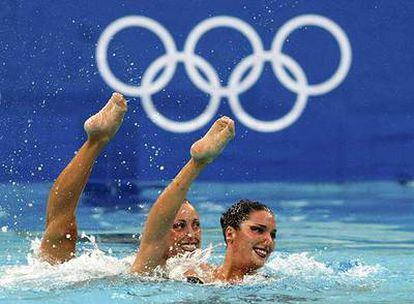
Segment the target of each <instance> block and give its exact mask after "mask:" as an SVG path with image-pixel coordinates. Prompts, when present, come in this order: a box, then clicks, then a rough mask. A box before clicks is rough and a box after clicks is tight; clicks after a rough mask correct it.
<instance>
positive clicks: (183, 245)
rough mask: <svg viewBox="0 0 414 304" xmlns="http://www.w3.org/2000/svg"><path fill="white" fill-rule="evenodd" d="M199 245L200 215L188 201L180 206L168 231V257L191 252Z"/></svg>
mask: <svg viewBox="0 0 414 304" xmlns="http://www.w3.org/2000/svg"><path fill="white" fill-rule="evenodd" d="M200 246H201V228H200V217H199V216H198V213H197V212H196V210H195V208H194V207H193V206H192V205H191V204H190V203H188V202H186V203H184V204H183V205H182V206H181V209H180V210H179V211H178V214H177V216H176V217H175V220H174V223H173V226H172V228H171V231H170V241H169V246H168V248H170V249H169V251H168V257H169V258H170V257H172V256H175V255H177V254H183V253H185V252H192V251H194V250H196V249H197V248H200Z"/></svg>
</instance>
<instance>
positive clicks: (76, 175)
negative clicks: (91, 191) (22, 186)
mask: <svg viewBox="0 0 414 304" xmlns="http://www.w3.org/2000/svg"><path fill="white" fill-rule="evenodd" d="M126 111H127V104H126V101H125V99H124V98H123V96H122V95H121V94H119V93H114V94H113V95H112V97H111V98H110V99H109V101H108V103H107V104H106V105H105V106H104V107H103V108H102V110H101V111H99V112H98V113H97V114H95V115H93V116H92V117H90V118H89V119H88V120H87V121H86V122H85V125H84V128H85V131H86V133H87V134H88V139H87V141H86V142H85V143H84V144H83V145H82V147H81V148H80V149H79V151H78V152H77V154H76V155H75V157H74V158H73V159H72V160H71V162H70V163H69V164H68V165H67V167H66V168H65V169H64V170H63V171H62V172H61V173H60V175H59V177H58V178H57V179H56V181H55V183H54V184H53V186H52V189H51V190H50V193H49V198H48V202H47V213H46V231H45V233H44V236H43V238H42V243H41V246H40V250H41V256H42V258H44V259H45V260H47V261H49V262H50V263H62V262H65V261H67V260H70V259H71V258H72V257H73V256H74V253H75V246H76V240H77V235H78V231H77V224H76V208H77V205H78V202H79V198H80V196H81V194H82V192H83V189H84V188H85V185H86V183H87V181H88V178H89V175H90V173H91V171H92V168H93V165H94V163H95V160H96V158H97V157H98V156H99V154H100V152H101V151H102V149H103V148H104V147H105V146H106V144H107V143H108V142H109V141H110V140H111V138H112V137H113V136H114V135H115V134H116V132H117V131H118V129H119V127H120V125H121V123H122V119H123V117H124V114H125V112H126Z"/></svg>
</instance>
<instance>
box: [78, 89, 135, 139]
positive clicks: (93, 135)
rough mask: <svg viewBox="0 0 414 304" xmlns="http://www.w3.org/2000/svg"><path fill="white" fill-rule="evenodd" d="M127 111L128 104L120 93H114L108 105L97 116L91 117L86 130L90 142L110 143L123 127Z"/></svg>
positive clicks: (86, 123)
mask: <svg viewBox="0 0 414 304" xmlns="http://www.w3.org/2000/svg"><path fill="white" fill-rule="evenodd" d="M126 111H127V103H126V101H125V99H124V97H123V96H122V95H121V94H119V93H113V94H112V96H111V98H110V99H109V101H108V102H107V103H106V105H105V106H104V107H103V108H102V109H101V110H100V111H99V112H98V113H96V114H95V115H93V116H91V117H89V118H88V119H87V120H86V121H85V124H84V129H85V131H86V133H87V134H88V139H89V140H97V141H101V142H108V141H109V140H111V138H112V137H113V136H114V135H115V134H116V132H117V131H118V129H119V127H120V126H121V123H122V119H123V118H124V115H125V112H126Z"/></svg>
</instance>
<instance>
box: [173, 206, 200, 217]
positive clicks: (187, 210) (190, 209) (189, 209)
mask: <svg viewBox="0 0 414 304" xmlns="http://www.w3.org/2000/svg"><path fill="white" fill-rule="evenodd" d="M188 217H191V218H194V219H198V218H199V216H198V213H197V211H196V209H195V208H194V206H193V205H191V204H190V203H187V202H186V203H184V204H183V205H182V206H181V208H180V210H179V211H178V213H177V217H176V219H180V218H188Z"/></svg>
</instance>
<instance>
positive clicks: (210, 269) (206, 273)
mask: <svg viewBox="0 0 414 304" xmlns="http://www.w3.org/2000/svg"><path fill="white" fill-rule="evenodd" d="M197 268H198V269H197V271H196V270H195V269H190V270H188V271H187V272H186V273H185V277H186V278H187V282H188V283H192V284H205V283H211V282H212V281H214V272H215V270H216V267H215V266H212V265H209V264H200V265H199V266H198V267H197Z"/></svg>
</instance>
